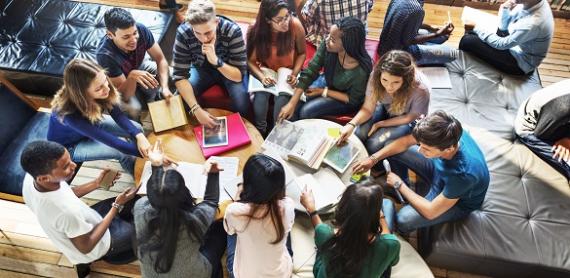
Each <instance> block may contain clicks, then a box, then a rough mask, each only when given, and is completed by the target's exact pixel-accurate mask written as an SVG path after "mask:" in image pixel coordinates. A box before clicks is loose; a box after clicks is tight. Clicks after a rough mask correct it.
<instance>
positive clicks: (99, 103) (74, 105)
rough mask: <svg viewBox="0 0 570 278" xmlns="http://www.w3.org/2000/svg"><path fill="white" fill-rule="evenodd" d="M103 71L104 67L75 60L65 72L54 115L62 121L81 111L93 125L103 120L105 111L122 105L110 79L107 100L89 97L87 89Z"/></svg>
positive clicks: (56, 99) (82, 60) (54, 102)
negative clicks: (65, 117)
mask: <svg viewBox="0 0 570 278" xmlns="http://www.w3.org/2000/svg"><path fill="white" fill-rule="evenodd" d="M101 71H104V70H103V68H102V67H100V66H99V65H97V64H96V63H95V62H92V61H90V60H86V59H80V58H78V59H73V60H71V61H70V62H69V63H68V64H67V65H66V66H65V70H64V71H63V87H61V89H60V90H59V91H58V92H57V94H56V95H55V97H54V98H53V101H52V102H51V106H52V109H53V111H54V113H57V115H58V117H59V118H60V119H63V117H64V116H65V115H68V114H71V113H74V112H76V111H79V113H81V115H82V116H83V117H85V118H87V119H88V120H89V121H90V122H91V123H92V124H94V123H96V122H98V121H100V120H101V119H102V118H103V114H102V112H103V110H104V109H107V110H111V109H112V108H113V105H116V104H119V103H120V95H119V92H118V91H117V90H116V89H115V87H114V86H113V84H112V83H111V80H109V77H108V76H106V75H105V78H107V81H108V82H109V96H108V97H107V98H106V99H101V100H93V99H92V98H89V97H88V95H87V89H88V88H89V86H91V83H92V82H93V80H94V79H95V77H96V76H97V74H98V73H99V72H101Z"/></svg>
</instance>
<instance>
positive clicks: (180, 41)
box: [172, 0, 250, 127]
mask: <svg viewBox="0 0 570 278" xmlns="http://www.w3.org/2000/svg"><path fill="white" fill-rule="evenodd" d="M172 66H173V67H174V70H173V79H174V80H175V81H176V88H177V89H178V91H179V92H180V95H182V98H184V101H185V102H186V103H187V104H188V106H189V107H190V112H192V113H193V114H194V116H196V119H197V120H198V121H199V122H200V123H201V124H205V125H207V126H210V127H212V126H214V125H215V121H214V119H215V117H214V116H212V115H210V113H208V112H207V111H206V110H204V109H202V108H201V107H200V105H199V104H198V101H197V98H198V97H200V95H201V94H202V93H204V92H205V91H206V90H207V89H209V88H210V87H212V86H214V85H215V84H218V85H220V86H222V87H224V88H225V89H226V91H227V92H228V93H229V95H230V97H231V98H232V109H233V110H234V111H237V112H239V113H240V114H241V115H242V116H247V115H248V114H249V105H250V101H249V95H248V94H247V89H246V85H247V84H244V83H245V78H244V75H245V74H246V71H247V56H246V49H245V43H244V41H243V36H242V33H241V29H240V27H239V26H238V25H237V24H236V23H235V22H233V21H231V20H230V19H228V18H226V17H223V16H216V9H215V7H214V3H212V1H211V0H193V1H192V2H190V4H189V5H188V12H187V14H186V22H184V23H182V24H180V26H179V27H178V30H177V31H176V41H175V42H174V49H173V63H172Z"/></svg>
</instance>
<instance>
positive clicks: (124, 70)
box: [97, 23, 154, 77]
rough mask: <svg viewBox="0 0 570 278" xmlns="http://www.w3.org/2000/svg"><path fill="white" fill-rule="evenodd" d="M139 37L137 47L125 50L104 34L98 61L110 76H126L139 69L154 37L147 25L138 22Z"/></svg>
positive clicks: (98, 50) (98, 49)
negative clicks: (132, 49) (128, 50)
mask: <svg viewBox="0 0 570 278" xmlns="http://www.w3.org/2000/svg"><path fill="white" fill-rule="evenodd" d="M136 25H137V30H138V33H139V39H138V40H137V48H136V49H135V50H134V51H131V52H128V53H127V52H124V51H122V50H121V49H119V48H118V47H117V46H116V45H115V43H113V40H111V39H110V38H109V37H107V36H104V37H103V38H102V39H101V41H100V42H99V48H97V63H99V65H101V66H102V67H103V68H104V69H106V70H107V75H108V76H109V77H118V76H120V75H121V74H124V75H125V77H126V76H127V75H129V73H130V72H131V71H132V70H134V69H138V68H139V67H140V66H141V64H142V62H143V60H144V56H145V54H146V52H147V50H148V49H149V48H151V47H152V46H153V45H154V37H153V36H152V33H151V32H150V30H148V28H146V26H144V25H142V24H140V23H137V24H136Z"/></svg>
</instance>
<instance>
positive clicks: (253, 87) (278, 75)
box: [247, 67, 306, 101]
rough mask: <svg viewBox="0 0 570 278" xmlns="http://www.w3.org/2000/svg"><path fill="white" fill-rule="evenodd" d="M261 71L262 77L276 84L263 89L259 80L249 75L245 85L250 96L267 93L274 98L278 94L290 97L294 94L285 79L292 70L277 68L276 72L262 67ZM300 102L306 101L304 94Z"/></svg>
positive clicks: (292, 88)
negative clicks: (267, 77) (270, 77)
mask: <svg viewBox="0 0 570 278" xmlns="http://www.w3.org/2000/svg"><path fill="white" fill-rule="evenodd" d="M261 71H262V72H263V74H264V75H269V76H272V77H273V79H275V80H276V81H277V83H276V84H275V85H273V86H269V87H265V86H264V85H263V83H261V81H259V79H257V78H256V77H255V76H253V75H251V74H250V75H249V82H248V84H247V91H248V92H249V93H250V94H252V93H255V92H267V93H270V94H273V95H275V96H278V95H279V93H284V94H288V95H291V96H292V95H293V94H294V93H295V88H294V87H292V86H291V85H289V83H287V77H288V76H289V75H291V73H293V70H291V69H289V68H279V69H278V70H277V71H274V70H272V69H269V68H264V67H262V68H261ZM301 101H306V96H305V94H303V95H302V96H301Z"/></svg>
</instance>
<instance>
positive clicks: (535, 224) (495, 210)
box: [419, 53, 570, 277]
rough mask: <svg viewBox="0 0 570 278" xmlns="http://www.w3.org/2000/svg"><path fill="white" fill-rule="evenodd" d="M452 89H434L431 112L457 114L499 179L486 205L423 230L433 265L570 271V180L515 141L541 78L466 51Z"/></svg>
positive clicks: (510, 272)
mask: <svg viewBox="0 0 570 278" xmlns="http://www.w3.org/2000/svg"><path fill="white" fill-rule="evenodd" d="M447 68H448V70H449V72H450V76H451V79H452V85H453V89H452V90H441V89H439V90H434V91H433V92H432V95H431V103H430V111H434V110H437V109H443V110H445V111H448V112H450V113H452V114H453V115H454V116H456V117H457V118H458V119H459V120H460V121H461V122H462V124H463V127H464V128H465V129H467V130H468V131H469V132H470V133H471V135H472V136H473V138H474V139H475V140H476V141H477V143H478V144H479V147H480V148H481V150H482V151H483V152H484V154H485V157H486V160H487V164H488V166H489V171H490V173H491V183H490V186H489V189H488V191H487V195H486V198H485V201H484V203H483V206H482V208H481V210H478V211H475V212H473V213H472V214H471V215H470V216H469V217H467V218H466V219H465V220H462V221H457V222H455V223H447V224H443V225H438V226H435V227H433V228H431V229H424V230H422V231H420V236H419V241H420V251H421V253H422V255H424V256H425V258H426V260H427V261H428V264H430V265H434V266H440V267H444V268H448V269H455V270H460V271H464V272H473V273H480V274H485V275H491V276H494V277H496V276H511V277H512V276H519V277H531V276H536V275H538V274H541V275H542V276H544V275H545V274H546V275H547V276H548V277H558V276H560V277H561V276H564V275H566V276H567V275H570V260H569V259H568V258H569V256H570V187H569V184H568V180H567V179H566V178H564V177H563V176H562V175H561V174H560V173H558V172H557V171H555V170H554V169H552V168H551V167H550V166H549V165H548V164H546V163H545V162H544V161H542V160H540V159H539V158H538V157H537V156H536V155H535V154H533V153H532V152H531V151H530V150H529V149H528V148H526V147H525V146H524V145H522V144H521V143H519V142H517V141H516V140H515V133H514V129H513V122H514V118H515V116H516V112H517V109H518V107H519V105H520V104H521V102H523V101H524V100H525V99H526V98H527V97H528V96H529V95H530V94H531V93H533V92H535V91H536V90H538V89H540V88H541V86H540V79H539V77H538V74H537V73H536V72H535V73H534V74H533V75H531V76H525V77H513V76H508V75H505V74H502V73H500V72H498V71H497V70H495V69H493V68H491V67H490V66H488V65H487V64H485V63H483V62H482V61H480V60H478V59H477V58H474V57H473V56H470V55H468V54H464V53H461V55H460V57H459V58H458V59H457V60H456V61H454V62H452V63H450V64H448V65H447Z"/></svg>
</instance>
